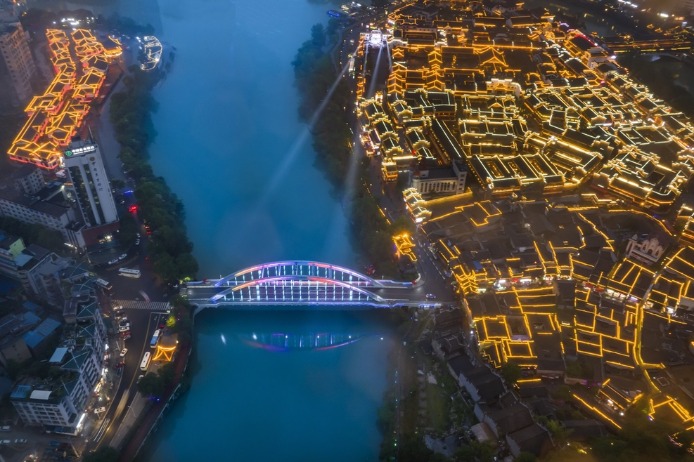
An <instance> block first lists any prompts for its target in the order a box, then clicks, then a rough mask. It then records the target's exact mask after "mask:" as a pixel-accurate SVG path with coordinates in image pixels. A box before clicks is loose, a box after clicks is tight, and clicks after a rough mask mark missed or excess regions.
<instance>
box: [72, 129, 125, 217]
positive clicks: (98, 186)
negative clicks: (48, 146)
mask: <svg viewBox="0 0 694 462" xmlns="http://www.w3.org/2000/svg"><path fill="white" fill-rule="evenodd" d="M63 165H64V166H65V170H66V171H67V175H68V178H69V181H68V182H67V183H66V184H65V186H66V189H67V193H68V196H69V197H70V198H71V199H73V200H74V201H75V202H77V205H78V206H79V209H80V211H81V212H82V218H83V220H84V223H85V224H86V226H87V227H96V226H102V225H107V224H109V223H114V222H116V221H118V212H117V211H116V203H115V202H114V200H113V194H111V185H110V183H109V181H108V176H107V175H106V169H105V168H104V162H103V160H102V158H101V152H100V150H99V146H97V145H96V143H93V142H91V141H84V140H80V141H73V142H72V143H71V144H70V146H69V147H68V149H67V150H66V151H65V152H64V155H63Z"/></svg>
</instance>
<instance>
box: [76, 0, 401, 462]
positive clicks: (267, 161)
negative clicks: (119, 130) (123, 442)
mask: <svg viewBox="0 0 694 462" xmlns="http://www.w3.org/2000/svg"><path fill="white" fill-rule="evenodd" d="M87 3H92V4H94V5H98V6H99V8H98V10H97V11H96V12H98V13H102V14H109V13H111V12H114V11H116V12H118V13H119V14H121V15H123V16H129V17H131V18H133V19H135V20H136V21H137V22H139V23H142V24H146V23H150V24H152V25H153V26H154V27H155V28H156V30H157V35H158V36H159V37H160V39H161V40H162V41H163V42H164V43H165V44H166V45H168V46H173V47H175V48H176V56H175V60H174V62H173V66H172V68H171V72H170V73H169V74H168V75H167V77H166V79H165V80H164V81H162V82H161V83H160V84H159V85H158V86H157V88H156V89H155V93H154V96H155V98H156V100H157V101H158V103H159V108H158V111H157V112H156V113H155V114H154V117H153V119H154V125H155V129H156V131H157V138H156V141H155V143H154V145H153V146H152V147H151V150H150V151H151V162H152V165H153V168H154V170H155V172H156V173H157V174H158V175H161V176H163V177H164V178H165V179H166V181H167V183H168V184H169V186H170V187H171V188H172V189H173V190H174V191H175V192H176V193H177V194H178V195H179V197H181V199H182V200H183V203H184V205H185V210H186V216H187V219H186V225H187V227H188V231H189V236H190V238H191V240H192V241H193V243H194V245H195V256H196V257H197V259H198V261H199V263H200V272H199V275H200V277H218V276H220V275H226V274H228V273H231V272H234V271H237V270H240V269H243V268H246V267H248V266H251V265H254V264H257V263H263V262H270V261H278V260H284V259H310V260H318V261H327V262H331V263H335V264H340V265H345V266H352V265H354V263H355V258H354V255H353V251H352V249H351V248H350V245H349V243H348V237H347V222H346V218H345V215H344V212H343V210H342V206H341V204H340V201H339V199H336V198H334V197H331V195H330V185H329V184H328V183H327V182H326V181H325V179H324V177H323V174H322V173H321V172H320V171H318V170H316V168H314V166H313V162H314V157H315V155H314V153H313V151H312V148H311V140H310V137H308V136H307V133H306V131H305V126H304V125H303V124H302V123H300V121H299V120H298V119H297V95H296V92H295V89H294V86H293V81H294V76H293V68H292V66H291V62H292V60H293V59H294V56H295V54H296V51H297V49H298V48H299V47H300V46H301V44H302V43H303V42H304V41H305V40H307V39H308V38H309V37H310V30H311V26H312V25H314V24H316V23H318V22H322V23H325V22H327V19H328V16H327V14H326V12H327V10H328V9H331V8H335V5H333V4H330V3H320V2H316V1H309V0H247V1H240V0H158V1H157V0H137V1H136V0H111V1H108V0H105V1H104V2H87ZM62 5H64V6H68V7H70V6H71V7H73V8H76V7H90V6H92V5H88V4H86V3H83V2H80V3H76V2H75V3H72V4H70V3H69V2H62ZM356 269H358V268H356ZM392 342H393V333H392V329H391V327H389V325H388V324H387V323H386V322H384V320H383V316H381V314H380V313H358V314H354V313H352V314H350V313H325V312H322V313H308V312H299V313H286V312H285V313H278V312H274V313H273V312H263V313H252V314H249V313H232V312H203V313H202V314H201V315H200V316H198V318H197V319H196V326H195V353H194V355H193V361H192V363H191V365H190V368H191V371H192V387H191V389H190V390H189V391H188V392H187V393H186V394H185V395H183V396H182V397H181V398H180V399H179V400H178V401H177V402H176V403H175V404H174V406H173V407H172V409H170V410H169V411H168V413H167V414H166V418H165V420H164V421H163V423H162V424H161V426H160V428H159V429H158V431H157V432H156V434H155V436H154V437H153V439H152V441H151V442H150V444H149V447H148V449H147V451H146V453H145V454H144V459H145V460H151V461H167V462H169V461H195V460H224V461H228V460H238V461H275V460H282V461H332V462H337V461H345V462H347V461H349V462H354V461H373V460H377V459H378V448H379V444H380V441H381V435H380V434H379V432H378V429H377V427H376V417H377V411H378V408H379V407H380V405H381V399H382V394H383V392H384V390H385V386H386V368H387V354H388V351H389V349H390V346H391V345H392Z"/></svg>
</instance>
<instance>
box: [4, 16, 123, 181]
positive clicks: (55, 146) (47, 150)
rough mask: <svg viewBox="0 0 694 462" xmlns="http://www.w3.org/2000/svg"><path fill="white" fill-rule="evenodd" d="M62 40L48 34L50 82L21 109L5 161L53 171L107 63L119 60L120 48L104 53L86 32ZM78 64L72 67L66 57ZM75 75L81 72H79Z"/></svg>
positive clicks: (60, 32) (96, 91)
mask: <svg viewBox="0 0 694 462" xmlns="http://www.w3.org/2000/svg"><path fill="white" fill-rule="evenodd" d="M71 37H72V40H70V38H68V36H67V34H66V33H65V31H63V30H59V29H48V30H46V38H47V39H48V43H49V50H50V56H49V57H50V59H51V62H52V64H53V68H54V71H55V73H56V75H55V77H54V78H53V80H52V81H51V83H50V84H49V85H48V87H47V88H46V91H45V92H44V93H43V95H40V96H35V97H34V98H33V99H32V100H31V102H30V103H29V104H28V105H27V106H26V108H25V112H27V114H28V116H29V117H28V118H27V121H26V122H25V124H24V126H23V127H22V128H21V129H20V131H19V133H18V134H17V136H16V138H15V139H14V141H13V142H12V145H11V146H10V148H9V149H8V150H7V154H8V156H9V157H10V159H11V160H13V161H16V162H22V163H30V164H34V165H36V166H38V167H41V168H45V169H49V170H52V169H55V168H58V167H59V166H60V164H61V156H62V151H63V150H64V148H65V147H67V145H68V144H69V143H70V140H71V139H72V137H73V136H75V135H76V134H77V131H78V130H79V128H80V126H81V125H82V122H83V121H84V118H85V117H86V116H87V114H88V113H89V110H90V105H89V103H90V102H91V101H92V100H93V99H94V98H96V97H97V96H98V94H99V91H100V89H101V86H102V84H103V82H104V80H105V79H106V75H105V71H106V70H107V68H108V64H109V63H110V61H111V60H112V59H113V58H115V57H117V56H119V55H120V54H121V51H122V49H121V47H120V44H118V42H116V41H114V43H115V44H116V46H115V47H113V48H110V49H108V50H106V48H105V47H104V45H103V44H101V43H100V42H99V41H98V40H97V39H96V38H95V37H94V35H93V33H92V32H91V31H89V30H86V29H77V30H75V31H73V32H72V34H71ZM71 49H72V50H73V52H74V54H75V56H76V57H77V58H78V59H79V60H80V61H81V65H79V66H78V65H77V64H76V63H75V60H74V58H73V55H72V53H71ZM77 69H83V70H81V71H80V72H78V71H77Z"/></svg>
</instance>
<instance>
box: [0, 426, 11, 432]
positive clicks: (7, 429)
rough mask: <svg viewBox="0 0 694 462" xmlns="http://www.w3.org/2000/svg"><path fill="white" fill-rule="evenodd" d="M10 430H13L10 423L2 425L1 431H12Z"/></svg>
mask: <svg viewBox="0 0 694 462" xmlns="http://www.w3.org/2000/svg"><path fill="white" fill-rule="evenodd" d="M10 431H12V427H10V426H9V425H3V426H2V427H0V432H10Z"/></svg>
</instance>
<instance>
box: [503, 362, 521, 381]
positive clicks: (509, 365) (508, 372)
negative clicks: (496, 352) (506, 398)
mask: <svg viewBox="0 0 694 462" xmlns="http://www.w3.org/2000/svg"><path fill="white" fill-rule="evenodd" d="M501 376H502V377H503V378H504V380H505V381H506V383H507V384H509V385H514V384H515V383H516V382H517V381H518V379H520V378H521V368H520V366H519V365H518V364H516V363H514V362H511V361H508V362H506V363H504V365H503V366H501Z"/></svg>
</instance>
